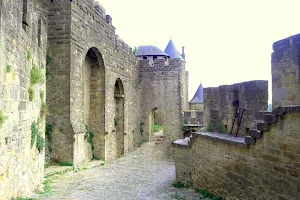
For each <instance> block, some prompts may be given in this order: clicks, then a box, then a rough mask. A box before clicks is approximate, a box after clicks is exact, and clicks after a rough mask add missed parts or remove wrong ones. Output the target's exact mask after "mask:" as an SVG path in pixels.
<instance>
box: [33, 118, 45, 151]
mask: <svg viewBox="0 0 300 200" xmlns="http://www.w3.org/2000/svg"><path fill="white" fill-rule="evenodd" d="M34 143H35V147H36V148H37V149H38V150H39V152H41V151H43V150H44V148H45V139H44V138H43V137H42V136H41V133H40V132H39V122H36V121H34V122H32V124H31V147H33V145H34Z"/></svg>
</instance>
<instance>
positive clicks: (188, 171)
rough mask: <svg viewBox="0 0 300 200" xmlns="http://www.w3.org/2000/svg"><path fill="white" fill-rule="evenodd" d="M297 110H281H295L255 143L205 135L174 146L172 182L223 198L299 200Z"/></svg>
mask: <svg viewBox="0 0 300 200" xmlns="http://www.w3.org/2000/svg"><path fill="white" fill-rule="evenodd" d="M298 108H299V107H298ZM298 108H297V109H294V108H291V109H290V108H287V109H286V110H291V111H294V110H295V111H296V112H292V113H287V114H285V115H282V116H278V122H277V123H276V124H272V125H271V124H269V127H268V131H265V132H264V134H263V138H262V139H258V140H257V141H256V144H255V145H251V146H247V145H245V144H244V142H242V143H241V144H238V143H234V142H232V141H229V139H226V140H221V139H218V138H216V137H211V136H207V134H205V133H198V134H194V136H193V138H191V139H190V141H191V142H188V141H187V142H186V143H185V144H184V143H183V142H181V144H180V145H178V144H177V145H175V151H174V160H175V166H176V179H177V181H183V182H187V183H188V184H191V185H192V186H193V187H194V188H197V187H199V188H202V189H206V190H209V191H210V192H212V193H214V194H217V195H219V196H223V197H226V198H227V199H275V200H277V199H278V200H279V199H294V200H296V199H300V179H299V177H300V173H299V171H300V156H299V155H300V148H299V147H300V146H299V142H300V137H299V130H300V125H299V123H298V122H299V120H300V112H299V111H300V109H298ZM281 114H282V113H281ZM221 135H222V134H221ZM223 135H224V134H223ZM224 137H225V136H224ZM231 137H232V136H231ZM232 138H233V139H234V140H236V138H235V137H232ZM233 139H232V140H233ZM235 144H238V145H235ZM243 147H244V148H243Z"/></svg>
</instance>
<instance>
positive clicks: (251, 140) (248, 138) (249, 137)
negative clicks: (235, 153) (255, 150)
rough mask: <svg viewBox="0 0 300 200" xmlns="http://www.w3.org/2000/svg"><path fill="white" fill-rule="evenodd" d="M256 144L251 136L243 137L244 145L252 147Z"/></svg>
mask: <svg viewBox="0 0 300 200" xmlns="http://www.w3.org/2000/svg"><path fill="white" fill-rule="evenodd" d="M255 142H256V139H255V138H253V137H251V136H246V137H245V143H246V144H248V145H253V144H255Z"/></svg>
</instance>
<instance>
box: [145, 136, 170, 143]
mask: <svg viewBox="0 0 300 200" xmlns="http://www.w3.org/2000/svg"><path fill="white" fill-rule="evenodd" d="M165 138H166V136H164V135H153V136H152V137H151V138H150V140H149V142H155V145H160V144H162V143H163V142H164V139H165Z"/></svg>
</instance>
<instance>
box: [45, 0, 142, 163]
mask: <svg viewBox="0 0 300 200" xmlns="http://www.w3.org/2000/svg"><path fill="white" fill-rule="evenodd" d="M50 16H51V17H50ZM49 18H50V22H51V25H50V28H49V39H50V40H49V43H51V44H50V45H49V49H48V51H49V55H50V57H51V61H52V62H51V63H50V67H49V74H50V78H49V81H48V82H47V93H48V94H49V95H48V96H49V98H48V99H47V101H48V102H49V107H50V110H51V109H55V110H54V111H53V112H52V116H50V117H49V118H48V120H47V122H48V123H51V124H54V133H53V134H54V135H55V137H56V138H57V139H56V141H53V142H52V144H51V145H53V152H52V158H53V159H55V160H56V161H68V162H74V159H75V157H77V158H81V159H77V158H76V163H74V165H76V166H82V165H83V164H84V163H85V162H87V161H89V159H90V158H91V156H93V155H94V156H95V157H96V158H98V159H102V160H107V161H108V160H112V159H115V158H117V157H118V156H119V155H118V153H117V151H118V150H117V149H118V147H117V146H116V145H115V144H116V140H117V138H119V136H117V135H116V134H117V133H118V131H116V127H115V121H114V119H116V105H115V103H116V101H115V94H114V89H115V83H116V81H117V80H118V79H119V80H120V81H121V83H122V85H123V88H124V131H122V133H119V134H122V135H123V136H124V143H123V146H124V151H123V152H124V153H128V152H129V151H131V150H133V141H134V139H135V137H136V136H137V135H138V132H139V131H138V129H139V127H138V119H139V90H138V86H137V85H138V82H137V80H138V79H137V77H138V70H137V62H136V59H135V57H134V56H133V54H132V49H131V48H130V47H129V46H128V45H127V44H125V43H124V42H123V41H122V40H121V39H120V38H119V37H118V36H117V35H116V34H115V28H114V26H113V25H112V19H111V17H110V16H109V15H105V10H104V9H102V7H101V6H99V5H97V4H95V2H94V1H91V0H88V1H77V0H75V1H72V2H69V1H62V0H60V1H59V0H54V3H53V6H52V7H51V9H50V14H49ZM50 30H51V31H53V32H50ZM87 60H89V61H87ZM84 63H87V64H84ZM86 70H88V71H89V70H92V72H93V70H96V71H95V72H96V73H91V75H87V74H90V73H89V72H87V71H86ZM85 72H86V73H85ZM86 79H90V84H89V83H88V81H84V80H86ZM97 80H98V82H97ZM88 90H90V91H88ZM93 91H94V93H93ZM50 94H51V96H52V97H50ZM89 97H90V98H89ZM88 100H89V101H90V102H89V103H88ZM50 105H51V106H50ZM84 116H86V117H84ZM87 116H89V117H87ZM97 116H99V118H97ZM101 116H103V117H104V116H105V118H101ZM95 118H96V119H97V120H98V121H97V120H96V121H95ZM85 125H88V126H89V127H90V129H91V131H92V132H93V133H94V139H93V146H94V152H90V153H89V151H87V150H86V146H89V145H91V144H89V143H88V141H87V139H84V140H82V138H86V137H84V135H85V134H86V130H85ZM87 148H89V147H87ZM74 152H76V155H75V154H74ZM92 154H93V155H92Z"/></svg>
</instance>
